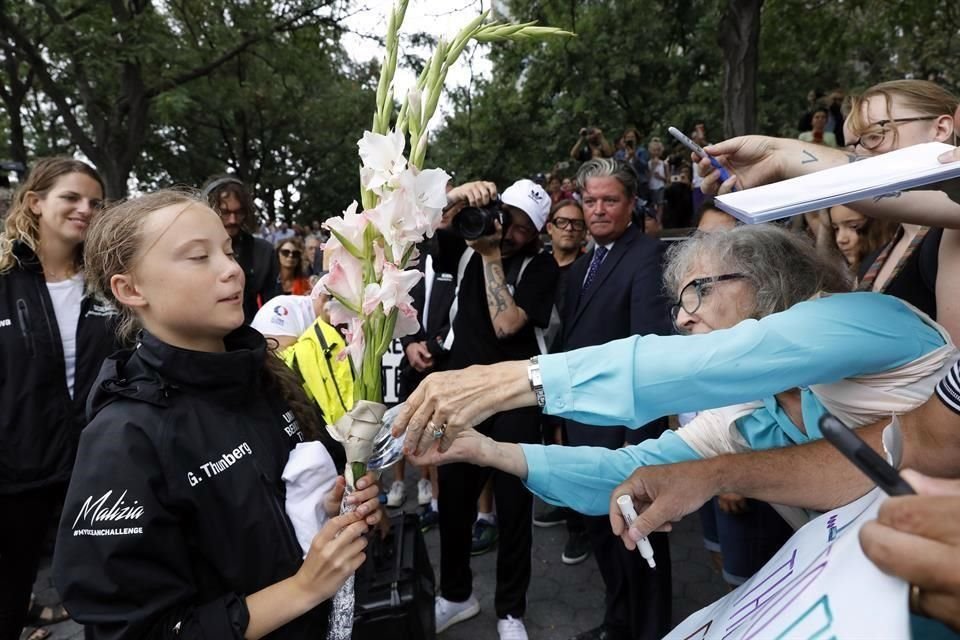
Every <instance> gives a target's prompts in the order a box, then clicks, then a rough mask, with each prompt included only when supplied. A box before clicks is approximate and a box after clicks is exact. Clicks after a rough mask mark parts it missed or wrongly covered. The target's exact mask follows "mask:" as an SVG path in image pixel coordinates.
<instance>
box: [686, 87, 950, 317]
mask: <svg viewBox="0 0 960 640" xmlns="http://www.w3.org/2000/svg"><path fill="white" fill-rule="evenodd" d="M958 103H960V100H958V98H957V97H956V96H954V95H953V94H951V93H950V92H949V91H946V90H945V89H943V88H942V87H940V86H938V85H936V84H934V83H932V82H928V81H926V80H895V81H892V82H884V83H881V84H878V85H875V86H873V87H870V88H869V89H867V90H866V91H864V92H863V93H862V94H861V95H860V96H857V97H854V98H853V99H852V102H851V110H850V116H849V117H848V118H847V121H846V123H845V124H844V137H845V139H846V142H847V151H841V150H834V149H829V148H826V147H823V146H818V145H812V144H806V143H803V142H800V141H797V140H787V139H782V138H768V137H765V136H744V137H740V138H733V139H731V140H726V141H724V142H721V143H718V144H715V145H712V146H710V147H709V148H707V149H706V151H707V152H708V153H710V154H711V155H713V156H715V157H717V158H718V159H719V160H720V162H722V163H724V164H726V165H727V166H729V167H730V168H731V169H732V171H731V173H732V174H733V175H732V176H731V177H730V179H729V180H728V181H727V182H725V183H723V184H720V183H719V180H718V175H717V172H716V171H715V170H714V169H713V167H712V166H710V163H709V161H706V160H701V161H700V163H699V167H700V172H701V174H702V175H703V176H704V186H703V189H704V190H705V191H707V192H719V193H726V192H728V191H730V189H732V188H733V187H734V186H735V185H739V188H741V189H742V188H749V187H753V186H757V185H760V184H766V183H769V182H775V181H777V180H781V179H784V178H793V177H796V176H799V175H804V174H808V173H814V172H816V171H820V170H823V169H827V168H830V167H833V166H839V165H843V164H847V163H848V162H851V161H852V160H854V159H856V158H857V157H860V156H871V155H878V154H882V153H887V152H889V151H894V150H896V149H902V148H904V147H908V146H911V145H915V144H922V143H925V142H934V141H938V142H946V143H949V144H954V145H955V144H956V143H957V123H956V122H955V114H956V115H957V117H958V118H960V109H958ZM847 206H848V207H850V208H851V209H853V210H854V211H857V212H859V213H861V214H864V215H867V216H870V217H872V218H880V219H883V220H891V221H896V222H898V223H900V228H899V229H898V231H897V234H896V235H895V236H894V238H893V239H892V240H891V241H890V242H889V243H888V244H887V245H886V246H884V247H883V248H881V249H880V250H879V251H878V252H876V255H874V256H866V257H865V258H864V260H863V261H862V263H861V265H860V269H859V274H858V275H859V284H858V288H859V289H860V290H862V291H875V292H882V293H888V294H890V295H894V296H897V297H899V298H902V299H903V300H906V301H907V302H909V303H910V304H912V305H914V306H915V307H917V308H918V309H920V310H921V311H924V312H925V313H927V314H928V315H930V316H931V317H933V318H935V319H936V320H937V321H938V322H939V323H940V324H942V325H943V326H944V327H946V329H947V330H948V331H949V332H950V335H952V336H960V309H958V308H957V305H958V304H960V296H958V295H957V293H958V292H957V287H958V286H960V231H956V229H960V205H957V204H956V203H954V202H953V201H951V200H950V198H948V197H947V196H946V195H945V194H944V193H943V192H942V191H934V190H930V191H926V190H913V191H908V192H903V193H899V192H898V193H894V194H891V195H890V196H889V197H885V198H880V199H869V200H862V201H858V202H852V203H849V204H848V205H847ZM944 229H946V231H944ZM955 274H956V275H955Z"/></svg>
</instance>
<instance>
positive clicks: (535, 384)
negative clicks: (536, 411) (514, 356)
mask: <svg viewBox="0 0 960 640" xmlns="http://www.w3.org/2000/svg"><path fill="white" fill-rule="evenodd" d="M527 381H529V382H530V390H531V391H533V392H534V393H535V394H536V396H537V405H538V406H540V407H541V408H543V405H545V404H546V403H547V399H546V398H545V397H544V395H543V378H542V377H541V376H540V363H539V362H537V356H533V357H532V358H530V366H528V367H527Z"/></svg>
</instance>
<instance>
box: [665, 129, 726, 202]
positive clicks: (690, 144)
mask: <svg viewBox="0 0 960 640" xmlns="http://www.w3.org/2000/svg"><path fill="white" fill-rule="evenodd" d="M667 131H668V132H669V133H670V135H672V136H673V137H674V138H676V139H677V140H679V141H680V144H682V145H683V146H685V147H686V148H687V149H690V151H693V152H694V153H696V154H697V155H699V156H700V157H701V158H706V159H707V160H709V161H710V164H711V165H713V168H714V169H716V170H717V171H719V172H720V182H726V181H727V180H729V179H730V172H729V171H727V170H726V169H724V168H723V165H721V164H720V161H719V160H717V159H716V158H714V157H713V156H712V155H710V154H709V153H707V152H706V151H704V150H703V147H701V146H700V145H698V144H697V143H696V142H694V141H693V140H691V139H690V138H688V137H687V136H685V135H683V134H682V133H680V130H679V129H677V128H676V127H668V128H667ZM733 190H734V191H736V190H737V188H736V187H734V188H733Z"/></svg>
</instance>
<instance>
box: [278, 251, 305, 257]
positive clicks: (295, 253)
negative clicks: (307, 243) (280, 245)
mask: <svg viewBox="0 0 960 640" xmlns="http://www.w3.org/2000/svg"><path fill="white" fill-rule="evenodd" d="M280 255H282V256H283V257H284V258H299V257H300V256H302V255H303V254H302V253H300V252H299V251H297V250H296V249H280Z"/></svg>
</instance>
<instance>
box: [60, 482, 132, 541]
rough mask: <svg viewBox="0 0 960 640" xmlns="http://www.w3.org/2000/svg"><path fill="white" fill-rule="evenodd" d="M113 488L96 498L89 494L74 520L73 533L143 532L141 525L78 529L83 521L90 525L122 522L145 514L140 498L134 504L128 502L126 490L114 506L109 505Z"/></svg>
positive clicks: (83, 534)
mask: <svg viewBox="0 0 960 640" xmlns="http://www.w3.org/2000/svg"><path fill="white" fill-rule="evenodd" d="M112 495H113V490H110V491H107V492H106V493H105V494H103V495H102V496H100V497H99V498H97V499H96V500H94V498H93V496H89V497H88V498H87V499H86V500H85V501H84V503H83V506H82V507H80V512H79V513H78V514H77V518H76V520H74V521H73V535H75V536H117V535H128V534H140V533H143V529H142V528H141V527H129V528H120V529H92V528H90V529H77V524H80V523H81V521H83V523H84V524H86V525H87V526H88V527H93V526H94V525H95V524H98V523H103V522H122V521H124V520H139V519H140V517H141V516H142V515H143V507H142V506H141V505H140V501H139V500H134V501H133V503H132V504H127V501H126V497H127V492H126V491H124V492H123V493H121V494H120V497H119V498H117V500H116V502H114V503H113V505H112V506H110V505H109V502H108V501H109V500H110V496H112Z"/></svg>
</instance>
